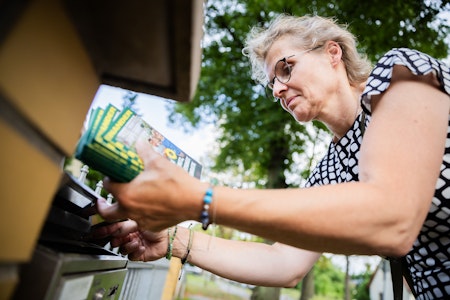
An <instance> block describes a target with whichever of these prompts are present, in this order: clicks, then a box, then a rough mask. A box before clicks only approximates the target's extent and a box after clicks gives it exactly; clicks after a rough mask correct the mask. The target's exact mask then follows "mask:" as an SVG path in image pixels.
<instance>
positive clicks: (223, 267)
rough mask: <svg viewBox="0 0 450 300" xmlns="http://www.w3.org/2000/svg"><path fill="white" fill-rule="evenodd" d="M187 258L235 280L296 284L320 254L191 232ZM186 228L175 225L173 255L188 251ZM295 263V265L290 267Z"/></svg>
mask: <svg viewBox="0 0 450 300" xmlns="http://www.w3.org/2000/svg"><path fill="white" fill-rule="evenodd" d="M192 238H193V243H192V247H191V250H190V252H189V257H188V261H189V262H190V263H192V264H194V265H196V266H198V267H200V268H202V269H205V270H207V271H210V272H212V273H214V274H217V275H219V276H221V277H224V278H228V279H231V280H234V281H239V282H244V283H248V284H253V285H262V286H279V287H292V286H295V285H296V284H297V283H298V282H299V281H300V280H301V279H302V278H303V277H304V276H305V275H306V274H307V273H308V271H309V270H310V269H311V267H312V266H313V264H314V262H315V261H316V260H317V259H318V258H319V257H320V254H319V253H314V252H310V251H306V250H301V249H297V248H294V247H291V246H287V245H283V244H278V243H277V244H274V245H268V244H264V243H257V242H245V241H233V240H226V239H222V238H217V237H213V236H210V235H207V234H205V233H202V232H193V236H192ZM188 240H189V229H187V228H182V227H179V228H178V233H177V235H176V238H175V240H174V245H173V255H174V256H175V257H179V258H183V257H185V255H186V253H187V245H188ZM293 265H296V267H292V266H293Z"/></svg>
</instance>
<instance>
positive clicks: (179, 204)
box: [97, 141, 207, 232]
mask: <svg viewBox="0 0 450 300" xmlns="http://www.w3.org/2000/svg"><path fill="white" fill-rule="evenodd" d="M136 149H137V152H138V154H139V156H140V158H141V159H142V161H143V163H144V171H143V172H141V173H140V174H139V175H138V176H137V177H136V178H134V179H133V180H132V181H131V182H129V183H117V182H113V181H110V180H108V179H107V178H106V179H105V181H104V187H105V189H106V190H108V191H109V192H110V193H112V194H113V195H114V199H115V200H116V201H117V202H116V203H115V204H113V205H111V206H109V205H107V204H106V203H105V202H104V201H99V202H98V203H97V208H98V211H99V214H100V215H101V216H102V217H103V218H104V219H105V220H108V221H114V220H119V219H124V218H130V219H132V220H135V221H136V222H137V224H138V226H139V228H140V229H142V230H151V231H154V232H157V231H160V230H162V229H164V228H168V227H170V226H173V225H176V224H178V223H180V222H182V221H185V220H196V219H198V218H199V216H200V212H201V208H202V199H203V194H204V193H205V190H206V188H207V184H206V183H201V182H200V181H199V180H198V179H196V178H194V177H192V176H190V175H189V174H188V173H187V172H186V171H185V170H184V169H182V168H181V167H179V166H177V165H175V164H174V163H172V162H170V161H169V160H167V159H166V158H164V157H163V156H161V155H160V154H159V153H157V152H156V151H154V150H153V149H152V147H151V145H150V144H149V143H148V142H146V141H139V142H138V143H137V145H136Z"/></svg>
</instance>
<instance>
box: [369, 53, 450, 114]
mask: <svg viewBox="0 0 450 300" xmlns="http://www.w3.org/2000/svg"><path fill="white" fill-rule="evenodd" d="M394 66H403V67H405V68H403V69H404V70H406V72H404V73H403V75H404V76H408V75H411V76H417V75H432V76H433V77H435V78H436V79H437V81H438V85H439V86H440V88H441V89H443V90H445V91H446V92H447V93H448V94H450V72H449V67H448V66H447V65H445V64H444V63H443V62H442V61H440V60H438V59H436V58H434V57H432V56H430V55H428V54H426V53H424V52H421V51H419V50H416V49H410V48H393V49H391V50H389V51H388V52H386V53H385V54H384V55H383V56H382V57H381V58H380V59H379V60H378V62H377V63H376V65H375V67H374V69H373V70H372V72H371V74H370V76H369V79H368V80H367V84H366V87H365V90H364V92H363V95H362V99H361V100H362V106H363V108H364V109H365V111H366V112H368V113H370V110H371V109H370V98H371V96H373V95H378V94H381V93H382V92H384V91H386V90H387V88H388V87H389V85H390V84H391V81H392V76H393V71H394Z"/></svg>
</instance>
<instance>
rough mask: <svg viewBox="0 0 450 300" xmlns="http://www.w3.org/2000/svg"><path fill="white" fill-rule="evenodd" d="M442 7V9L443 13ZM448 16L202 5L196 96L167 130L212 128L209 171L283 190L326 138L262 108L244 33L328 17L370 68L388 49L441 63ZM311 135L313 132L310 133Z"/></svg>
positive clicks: (419, 9) (333, 7)
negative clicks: (279, 22)
mask: <svg viewBox="0 0 450 300" xmlns="http://www.w3.org/2000/svg"><path fill="white" fill-rule="evenodd" d="M445 5H447V6H445ZM443 9H447V10H449V5H448V3H447V1H443V2H442V3H441V6H439V5H438V3H437V2H433V1H406V2H405V1H403V2H398V1H391V0H389V1H388V0H374V1H355V0H346V1H342V0H341V1H337V0H331V1H328V0H327V1H325V0H313V1H297V0H270V1H269V0H265V1H262V0H248V1H243V0H228V1H215V0H210V1H207V2H206V4H205V39H204V42H203V58H202V69H201V77H200V81H199V84H198V89H197V93H196V96H195V97H194V99H193V101H192V102H191V103H189V104H179V105H177V106H176V109H175V112H174V113H173V114H172V115H171V119H172V121H173V123H174V124H175V126H179V124H180V123H183V122H185V121H188V122H190V123H191V124H192V125H194V126H200V125H201V124H203V123H204V122H206V123H214V124H216V126H217V127H218V132H219V133H220V135H219V137H218V149H219V153H218V155H217V157H216V161H215V166H214V168H215V170H216V171H217V170H220V171H223V170H225V169H228V168H232V167H234V168H236V166H240V169H245V170H250V171H251V172H250V174H251V176H250V177H249V178H250V179H253V180H255V181H257V180H259V179H261V178H265V179H266V180H265V181H264V182H262V185H266V187H284V186H286V185H287V184H290V185H298V184H299V182H298V181H297V182H293V183H286V180H285V175H286V173H285V172H289V171H290V172H291V173H296V174H299V172H300V173H301V175H302V177H303V178H305V177H306V176H307V175H308V174H309V169H307V167H308V166H309V165H310V163H308V162H310V161H311V160H312V159H313V155H314V153H307V152H306V150H307V149H310V148H311V147H312V146H313V145H314V144H315V143H319V144H320V143H321V137H322V135H320V134H317V132H321V131H323V130H326V128H325V127H324V126H323V124H320V123H318V122H314V127H315V128H316V130H308V128H307V126H305V125H302V124H298V123H296V122H295V121H294V120H293V118H291V117H290V116H289V115H287V114H286V113H285V112H283V110H282V109H280V107H279V104H277V103H274V102H272V101H270V100H268V99H267V98H266V96H265V93H264V89H263V88H262V87H261V86H258V85H256V84H255V83H254V82H253V81H252V79H251V75H250V68H249V62H248V61H247V59H246V58H245V57H244V56H243V55H242V53H241V50H242V48H243V45H244V39H245V36H246V34H247V33H248V31H249V29H250V28H251V27H252V26H255V25H266V24H267V22H268V21H269V20H270V19H272V18H273V17H274V16H275V15H276V14H278V13H282V12H285V13H289V14H295V15H304V14H318V15H322V16H335V17H336V18H337V19H338V21H339V23H348V24H349V30H350V31H351V32H353V33H354V34H355V35H356V36H357V37H358V38H359V40H360V42H361V43H360V44H359V49H360V50H361V51H365V52H367V54H368V57H370V58H371V59H373V60H375V59H376V58H377V57H379V56H380V55H381V54H382V53H384V52H385V51H387V50H388V49H390V48H392V47H402V46H405V47H412V48H417V49H419V50H422V51H425V52H428V53H430V54H431V55H433V56H436V57H444V56H446V55H447V48H448V46H447V45H446V44H445V42H444V37H445V36H446V33H447V32H448V25H444V24H443V23H442V22H440V21H439V19H438V18H437V17H436V16H437V14H438V12H439V11H440V10H443ZM317 129H318V130H317ZM294 153H298V154H299V155H300V160H301V161H304V162H305V165H304V166H303V167H302V170H300V171H299V170H295V169H293V166H294V164H293V162H294V160H293V155H294Z"/></svg>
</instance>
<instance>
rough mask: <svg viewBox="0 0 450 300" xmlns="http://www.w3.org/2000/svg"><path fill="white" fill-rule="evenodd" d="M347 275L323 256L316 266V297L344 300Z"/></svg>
mask: <svg viewBox="0 0 450 300" xmlns="http://www.w3.org/2000/svg"><path fill="white" fill-rule="evenodd" d="M344 277H345V273H344V272H342V270H340V269H338V268H337V267H336V266H334V265H333V263H332V262H331V259H330V258H328V257H326V256H324V255H322V256H321V257H320V259H319V260H318V261H317V263H316V264H315V266H314V279H315V280H314V287H315V293H316V295H319V296H320V295H322V296H327V297H330V298H334V299H343V298H344V284H343V283H344Z"/></svg>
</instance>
